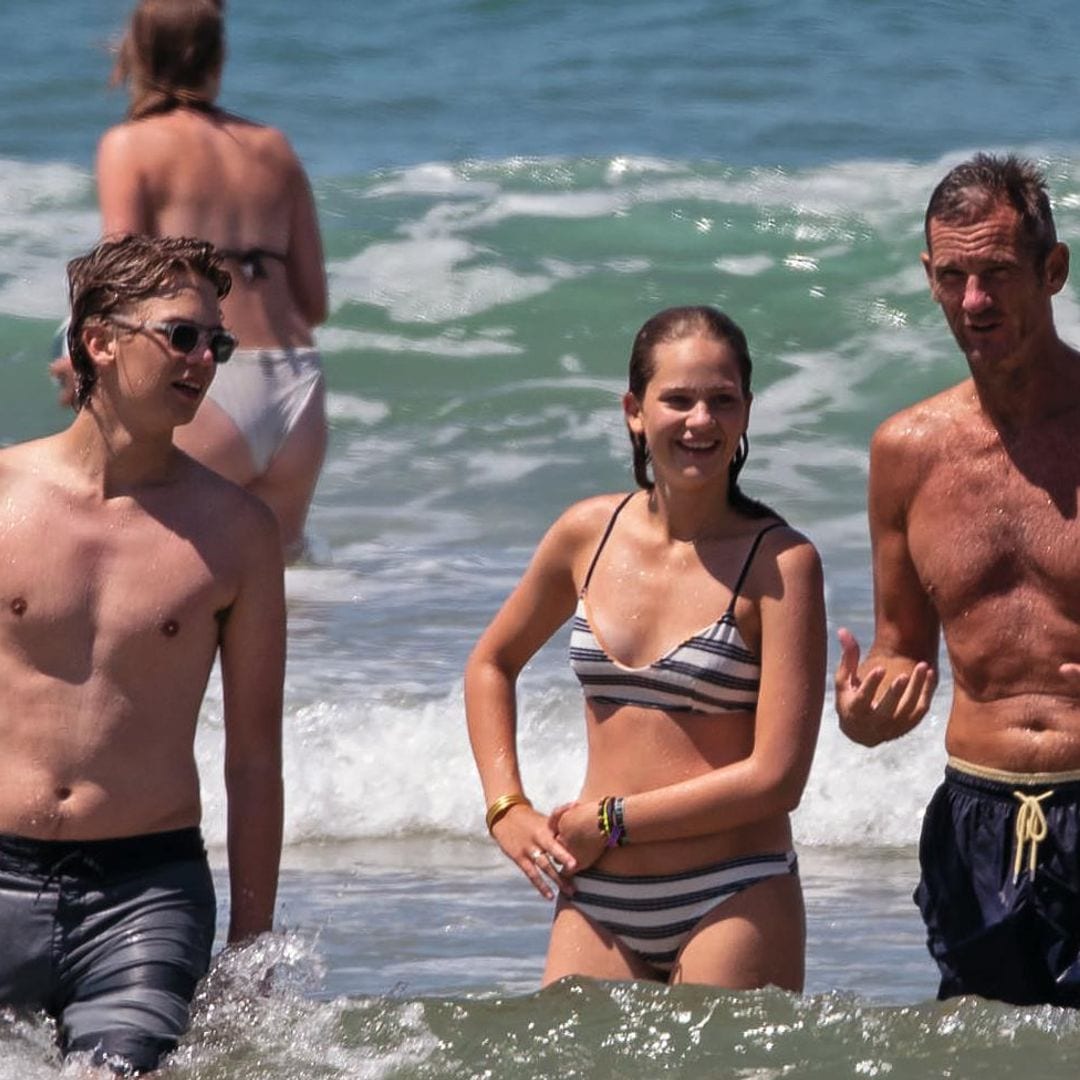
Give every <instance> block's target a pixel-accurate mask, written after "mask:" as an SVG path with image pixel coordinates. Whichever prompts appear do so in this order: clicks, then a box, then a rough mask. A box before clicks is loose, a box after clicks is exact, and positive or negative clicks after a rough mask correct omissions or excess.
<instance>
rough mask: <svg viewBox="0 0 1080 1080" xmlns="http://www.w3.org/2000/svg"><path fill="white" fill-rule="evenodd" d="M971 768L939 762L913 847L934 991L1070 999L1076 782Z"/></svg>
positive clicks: (1078, 917) (1075, 957) (1075, 941)
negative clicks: (936, 975)
mask: <svg viewBox="0 0 1080 1080" xmlns="http://www.w3.org/2000/svg"><path fill="white" fill-rule="evenodd" d="M956 766H959V767H956ZM974 768H975V767H974V766H966V765H964V764H963V763H956V762H953V763H951V764H950V767H949V768H947V769H946V770H945V781H944V783H943V784H942V785H941V787H940V788H938V790H937V792H936V793H935V794H934V797H933V798H932V799H931V801H930V805H929V806H928V807H927V811H926V818H925V820H924V823H923V831H922V839H921V841H920V844H919V863H920V866H921V868H922V879H921V881H920V882H919V886H918V888H917V889H916V890H915V902H916V903H917V904H918V905H919V909H920V911H921V912H922V916H923V920H924V921H925V923H926V927H927V944H928V946H929V949H930V953H931V955H932V956H933V957H934V959H935V960H936V961H937V964H938V967H939V968H940V970H941V986H940V988H939V990H938V997H939V998H941V999H944V998H948V997H955V996H957V995H959V994H979V995H981V996H982V997H986V998H994V999H996V1000H998V1001H1006V1002H1011V1003H1012V1004H1016V1005H1034V1004H1041V1003H1046V1004H1054V1005H1067V1006H1072V1007H1080V780H1077V779H1076V774H1062V775H1065V776H1067V779H1064V780H1061V779H1060V778H1059V776H1058V774H1040V775H1038V776H1036V777H1030V776H1026V775H1023V774H1008V773H998V772H996V771H993V772H992V771H991V770H979V773H980V775H974V774H972V773H971V772H969V771H968V770H969V769H974Z"/></svg>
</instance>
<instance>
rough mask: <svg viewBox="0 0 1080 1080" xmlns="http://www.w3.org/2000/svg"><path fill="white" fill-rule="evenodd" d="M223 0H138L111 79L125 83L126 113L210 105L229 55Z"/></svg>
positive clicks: (132, 115) (133, 114)
mask: <svg viewBox="0 0 1080 1080" xmlns="http://www.w3.org/2000/svg"><path fill="white" fill-rule="evenodd" d="M224 7H225V5H224V3H223V0H139V3H138V4H137V5H136V7H135V10H134V11H133V12H132V13H131V19H130V20H129V22H128V26H127V30H126V32H125V33H124V37H123V40H122V41H121V43H120V48H119V51H118V53H117V57H116V65H115V66H114V68H113V73H112V82H113V84H114V85H118V84H123V85H125V86H127V88H128V92H129V94H130V99H131V100H130V105H129V107H128V118H129V119H131V120H137V119H139V118H140V117H143V116H149V115H151V114H153V113H157V112H164V111H167V110H169V109H173V108H176V107H177V106H178V105H199V104H203V105H208V104H210V103H211V102H212V100H213V95H214V94H215V93H216V90H217V83H218V79H219V78H220V75H221V67H222V64H223V63H224V61H225V27H224Z"/></svg>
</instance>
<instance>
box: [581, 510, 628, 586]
mask: <svg viewBox="0 0 1080 1080" xmlns="http://www.w3.org/2000/svg"><path fill="white" fill-rule="evenodd" d="M636 494H637V492H636V491H631V492H630V494H629V495H627V496H626V498H625V499H623V500H622V502H620V503H619V505H618V506H616V507H615V513H614V514H612V515H611V520H610V521H608V523H607V528H606V529H605V530H604V535H603V536H601V537H600V543H599V544H597V545H596V551H595V553H594V554H593V557H592V562H591V563H589V569H588V571H587V572H586V574H585V583H584V584H583V585H582V586H581V594H582V595H584V594H585V590H586V589H587V588H588V587H589V582H590V581H591V580H592V572H593V570H595V569H596V560H597V559H599V558H600V552H601V551H603V550H604V545H605V544H606V543H607V542H608V537H609V536H610V535H611V530H612V529H613V528H614V527H615V519H616V518H618V516H619V515H620V514H621V513H622V511H623V507H624V506H625V505H626V504H627V503H628V502H629V501H630V500H631V499H632V498H633V497H634V496H635V495H636Z"/></svg>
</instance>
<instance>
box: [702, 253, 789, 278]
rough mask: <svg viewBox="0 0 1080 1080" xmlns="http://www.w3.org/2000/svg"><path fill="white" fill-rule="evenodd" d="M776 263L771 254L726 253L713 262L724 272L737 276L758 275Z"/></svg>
mask: <svg viewBox="0 0 1080 1080" xmlns="http://www.w3.org/2000/svg"><path fill="white" fill-rule="evenodd" d="M775 265H776V260H775V259H773V258H772V256H771V255H725V256H724V257H723V258H720V259H717V260H716V262H714V263H713V266H715V267H716V269H717V270H719V271H720V272H721V273H722V274H734V275H735V276H736V277H757V276H758V274H763V273H765V271H766V270H771V269H772V267H774V266H775Z"/></svg>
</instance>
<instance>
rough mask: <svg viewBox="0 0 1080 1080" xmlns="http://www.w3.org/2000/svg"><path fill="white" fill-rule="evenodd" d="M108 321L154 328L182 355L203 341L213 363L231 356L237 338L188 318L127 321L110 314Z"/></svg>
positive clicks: (124, 326) (127, 327)
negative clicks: (208, 349)
mask: <svg viewBox="0 0 1080 1080" xmlns="http://www.w3.org/2000/svg"><path fill="white" fill-rule="evenodd" d="M109 321H110V322H114V323H116V325H117V326H122V327H123V328H124V329H125V330H136V331H137V330H156V331H157V332H158V333H159V334H164V335H165V340H166V341H167V342H168V343H169V348H170V349H175V350H176V351H177V352H178V353H181V354H182V355H183V356H190V355H191V354H192V353H193V352H194V351H195V350H196V349H198V348H199V346H200V345H202V344H203V343H204V342H205V343H206V344H207V345H209V347H210V352H211V353H212V354H213V357H214V363H215V364H224V363H225V361H226V360H228V359H229V357H230V356H232V354H233V352H234V351H235V349H236V346H237V340H236V338H235V337H233V335H232V334H230V333H229V331H228V330H223V329H222V328H221V327H220V326H200V325H199V324H198V323H195V322H191V321H190V320H188V319H171V320H169V321H168V322H127V321H126V320H124V319H120V318H118V317H117V316H116V315H110V316H109Z"/></svg>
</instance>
